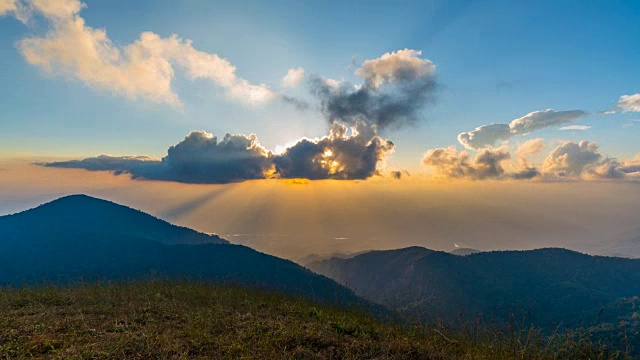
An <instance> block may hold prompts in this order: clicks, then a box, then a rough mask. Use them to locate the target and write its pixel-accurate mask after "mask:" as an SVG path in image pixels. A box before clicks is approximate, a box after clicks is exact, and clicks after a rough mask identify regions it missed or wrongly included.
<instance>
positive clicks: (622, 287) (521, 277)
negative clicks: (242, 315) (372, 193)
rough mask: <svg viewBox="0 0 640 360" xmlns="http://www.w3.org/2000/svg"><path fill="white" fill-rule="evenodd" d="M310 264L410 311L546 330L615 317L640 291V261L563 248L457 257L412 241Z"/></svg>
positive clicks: (427, 317) (428, 317) (368, 295)
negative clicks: (408, 244) (402, 246)
mask: <svg viewBox="0 0 640 360" xmlns="http://www.w3.org/2000/svg"><path fill="white" fill-rule="evenodd" d="M307 267H308V268H310V269H311V270H313V271H315V272H317V273H319V274H322V275H326V276H328V277H330V278H332V279H335V280H336V281H338V282H339V283H341V284H344V285H346V286H348V287H350V288H351V289H353V290H354V291H355V292H356V294H358V295H360V296H362V297H364V298H366V299H369V300H372V301H374V302H377V303H379V304H384V305H387V306H389V307H392V308H395V309H397V310H399V311H401V312H402V313H404V315H405V316H407V317H410V318H413V319H420V320H426V321H434V320H443V321H445V322H448V323H456V322H459V321H460V319H462V320H464V321H470V320H474V319H478V316H479V315H482V319H484V321H487V322H489V321H493V322H496V323H497V324H506V323H510V322H513V321H516V322H518V323H521V324H533V325H536V326H539V327H542V328H546V329H552V328H554V327H556V326H558V325H564V326H566V327H568V328H571V327H579V326H584V325H592V324H593V322H594V321H595V320H596V319H599V320H607V321H609V320H610V321H612V322H613V323H615V322H616V320H617V316H618V315H619V314H618V310H617V309H618V308H617V304H619V302H620V301H622V300H623V299H625V298H632V297H634V296H638V295H640V260H632V259H622V258H613V257H602V256H590V255H585V254H581V253H577V252H573V251H569V250H565V249H557V248H547V249H539V250H530V251H498V252H482V253H477V254H471V255H466V256H456V255H452V254H450V253H445V252H440V251H433V250H428V249H425V248H421V247H410V248H405V249H399V250H390V251H373V252H369V253H366V254H362V255H358V256H355V257H353V258H350V259H336V258H333V259H329V260H324V261H318V262H314V263H311V264H308V265H307ZM603 307H604V308H605V310H603V311H602V313H601V309H603Z"/></svg>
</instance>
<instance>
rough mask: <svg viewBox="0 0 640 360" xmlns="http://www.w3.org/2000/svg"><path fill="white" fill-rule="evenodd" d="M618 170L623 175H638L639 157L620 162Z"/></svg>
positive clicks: (639, 170) (639, 167) (639, 171)
mask: <svg viewBox="0 0 640 360" xmlns="http://www.w3.org/2000/svg"><path fill="white" fill-rule="evenodd" d="M619 170H620V171H621V172H623V173H625V174H632V173H640V155H638V156H636V157H635V158H633V159H630V160H627V161H624V162H622V164H620V167H619Z"/></svg>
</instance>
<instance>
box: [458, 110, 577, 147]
mask: <svg viewBox="0 0 640 360" xmlns="http://www.w3.org/2000/svg"><path fill="white" fill-rule="evenodd" d="M585 115H587V112H585V111H582V110H568V111H555V110H551V109H547V110H543V111H534V112H531V113H529V114H527V115H525V116H523V117H521V118H518V119H514V120H513V121H511V122H510V123H509V124H500V123H499V124H491V125H483V126H480V127H478V128H476V129H475V130H473V131H469V132H463V133H460V134H459V135H458V141H459V142H460V144H462V145H463V146H464V147H466V148H467V149H471V150H478V149H482V148H487V147H492V146H494V145H495V144H496V143H497V142H498V141H504V140H509V139H510V138H511V137H513V136H516V135H526V134H529V133H531V132H533V131H535V130H540V129H543V128H546V127H551V126H558V125H562V124H566V123H570V122H572V121H574V120H576V119H578V118H580V117H583V116H585Z"/></svg>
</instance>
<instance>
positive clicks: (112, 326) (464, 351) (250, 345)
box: [0, 282, 624, 359]
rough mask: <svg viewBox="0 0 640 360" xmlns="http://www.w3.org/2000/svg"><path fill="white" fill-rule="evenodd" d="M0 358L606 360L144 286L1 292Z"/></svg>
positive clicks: (539, 341)
mask: <svg viewBox="0 0 640 360" xmlns="http://www.w3.org/2000/svg"><path fill="white" fill-rule="evenodd" d="M0 358H2V359H4V358H60V359H63V358H64V359H70V358H78V359H82V358H87V359H89V358H90V359H123V358H162V359H186V358H189V359H192V358H203V359H204V358H207V359H209V358H211V359H605V358H624V355H622V354H607V353H606V349H603V348H596V347H594V346H593V345H592V344H591V343H589V342H588V341H584V340H581V339H574V338H568V337H562V336H556V337H553V338H551V340H549V338H546V337H542V336H541V335H539V334H538V333H537V332H536V331H533V330H530V331H526V332H521V333H518V334H515V335H514V334H513V333H512V334H502V333H499V332H494V331H483V330H478V329H475V330H474V331H473V333H472V332H471V331H469V332H467V333H465V332H457V333H450V332H447V331H446V330H445V329H444V328H442V327H439V326H436V325H433V326H407V325H401V324H398V323H395V322H391V321H389V322H384V321H380V320H378V319H375V318H373V317H372V316H370V315H367V314H365V313H363V312H361V311H359V310H357V309H354V310H344V309H343V310H340V309H335V308H330V307H325V306H321V305H318V304H316V303H313V302H310V301H306V300H302V299H299V298H294V297H287V296H284V295H280V294H277V293H270V292H266V291H258V290H251V289H248V288H242V287H235V286H229V285H211V284H202V283H168V282H148V283H130V284H108V285H81V286H74V287H41V288H32V289H3V290H0Z"/></svg>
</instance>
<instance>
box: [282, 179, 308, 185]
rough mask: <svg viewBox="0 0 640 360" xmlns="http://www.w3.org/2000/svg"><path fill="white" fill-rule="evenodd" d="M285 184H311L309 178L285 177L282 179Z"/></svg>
mask: <svg viewBox="0 0 640 360" xmlns="http://www.w3.org/2000/svg"><path fill="white" fill-rule="evenodd" d="M282 183H283V184H287V185H307V184H309V180H307V179H285V180H282Z"/></svg>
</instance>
